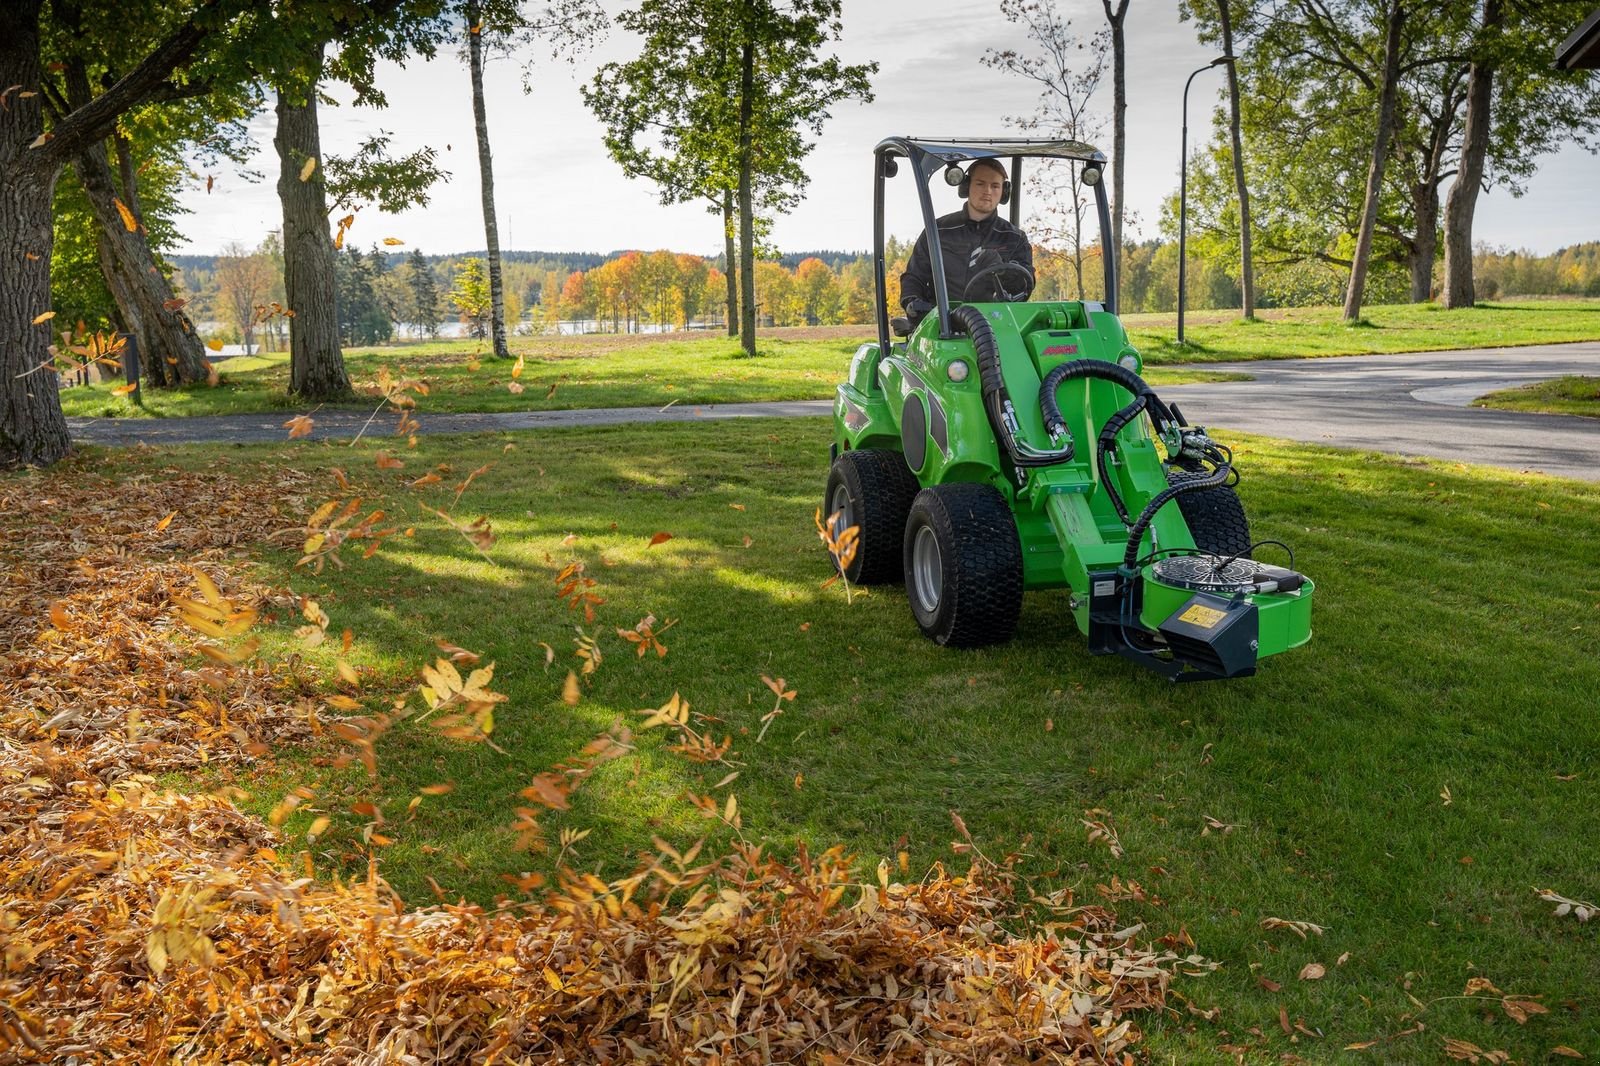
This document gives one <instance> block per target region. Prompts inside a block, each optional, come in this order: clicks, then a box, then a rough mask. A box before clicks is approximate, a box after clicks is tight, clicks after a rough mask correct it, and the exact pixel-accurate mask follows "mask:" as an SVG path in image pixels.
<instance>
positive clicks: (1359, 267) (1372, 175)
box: [1344, 0, 1406, 323]
mask: <svg viewBox="0 0 1600 1066" xmlns="http://www.w3.org/2000/svg"><path fill="white" fill-rule="evenodd" d="M1405 20H1406V10H1405V3H1404V2H1403V0H1394V3H1393V6H1391V7H1390V9H1389V17H1388V19H1387V22H1388V27H1387V29H1386V30H1385V32H1384V42H1383V80H1382V82H1381V83H1380V91H1379V94H1378V128H1377V130H1376V131H1375V133H1374V134H1373V138H1372V165H1371V166H1370V167H1369V168H1368V170H1367V194H1366V199H1365V200H1364V201H1363V203H1362V209H1361V229H1360V230H1359V231H1358V232H1357V234H1356V250H1355V254H1354V255H1352V256H1351V262H1350V288H1349V289H1348V290H1347V291H1346V292H1345V297H1344V320H1345V322H1347V323H1354V322H1358V321H1360V319H1361V300H1362V297H1363V296H1364V295H1365V293H1366V288H1367V266H1368V263H1369V260H1370V259H1371V258H1372V235H1373V232H1374V230H1375V229H1376V228H1377V224H1378V199H1379V197H1380V196H1381V195H1382V193H1383V171H1384V168H1385V167H1386V166H1387V165H1388V162H1389V145H1390V143H1391V142H1392V141H1393V140H1394V110H1395V97H1396V96H1397V95H1399V85H1400V29H1401V27H1402V26H1403V25H1404V24H1405Z"/></svg>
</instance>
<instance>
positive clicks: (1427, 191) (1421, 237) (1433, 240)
mask: <svg viewBox="0 0 1600 1066" xmlns="http://www.w3.org/2000/svg"><path fill="white" fill-rule="evenodd" d="M1411 210H1412V214H1413V216H1414V217H1415V219H1416V224H1417V235H1416V237H1415V239H1413V240H1412V242H1411V302H1412V303H1414V304H1420V303H1427V302H1428V301H1429V300H1431V299H1432V298H1433V260H1434V256H1435V255H1437V254H1438V250H1439V186H1438V184H1437V183H1436V182H1435V181H1434V180H1432V179H1431V178H1429V179H1425V180H1423V181H1421V182H1418V183H1417V184H1416V185H1413V186H1412V187H1411Z"/></svg>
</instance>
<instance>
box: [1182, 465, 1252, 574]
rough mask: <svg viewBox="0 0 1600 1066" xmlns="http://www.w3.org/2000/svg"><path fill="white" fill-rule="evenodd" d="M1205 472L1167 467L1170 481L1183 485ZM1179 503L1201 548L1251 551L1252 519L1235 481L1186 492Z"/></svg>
mask: <svg viewBox="0 0 1600 1066" xmlns="http://www.w3.org/2000/svg"><path fill="white" fill-rule="evenodd" d="M1206 476H1207V475H1206V474H1201V473H1197V472H1194V471H1189V470H1168V471H1167V484H1169V485H1181V484H1183V483H1184V482H1186V481H1199V480H1201V479H1203V478H1205V477H1206ZM1177 504H1178V510H1180V511H1182V512H1183V520H1184V521H1185V522H1187V523H1188V524H1189V533H1190V534H1191V535H1192V536H1193V537H1194V545H1195V547H1197V548H1199V549H1200V550H1201V551H1204V552H1211V553H1212V554H1213V555H1229V556H1232V555H1244V554H1246V553H1247V552H1249V551H1250V543H1251V542H1250V519H1248V518H1246V517H1245V513H1244V503H1243V502H1242V501H1241V500H1240V499H1239V494H1238V493H1237V492H1235V491H1233V486H1232V485H1217V486H1215V487H1214V488H1209V489H1199V490H1198V491H1195V492H1185V493H1184V494H1183V495H1181V496H1179V497H1178V499H1177Z"/></svg>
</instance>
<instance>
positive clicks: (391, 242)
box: [383, 237, 406, 248]
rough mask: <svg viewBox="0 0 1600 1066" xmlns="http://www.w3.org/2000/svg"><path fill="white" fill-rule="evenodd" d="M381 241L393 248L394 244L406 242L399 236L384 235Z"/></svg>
mask: <svg viewBox="0 0 1600 1066" xmlns="http://www.w3.org/2000/svg"><path fill="white" fill-rule="evenodd" d="M383 243H384V244H387V245H388V246H389V247H391V248H393V247H394V246H395V245H399V244H404V243H406V242H405V241H403V240H401V239H400V238H399V237H385V238H384V239H383Z"/></svg>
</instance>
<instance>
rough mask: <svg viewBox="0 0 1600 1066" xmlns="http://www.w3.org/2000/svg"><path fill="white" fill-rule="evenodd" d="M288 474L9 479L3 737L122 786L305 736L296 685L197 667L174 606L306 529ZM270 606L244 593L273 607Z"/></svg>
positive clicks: (1, 501)
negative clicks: (77, 762) (127, 778)
mask: <svg viewBox="0 0 1600 1066" xmlns="http://www.w3.org/2000/svg"><path fill="white" fill-rule="evenodd" d="M276 476H277V477H278V480H277V481H276V482H273V483H266V482H259V483H254V484H250V485H246V484H244V483H242V482H239V481H236V480H234V479H232V478H227V477H222V476H219V475H214V474H205V475H202V474H194V473H186V472H179V471H166V472H163V474H162V475H161V476H160V477H159V478H131V479H124V480H112V479H109V478H102V477H98V476H93V475H89V474H83V473H77V474H73V475H72V476H70V477H58V478H54V479H52V481H51V483H50V485H49V487H48V489H44V490H41V489H38V488H35V486H34V485H32V484H30V483H29V482H27V481H13V482H11V483H10V486H9V491H7V492H6V493H4V494H0V516H3V518H0V532H3V534H4V535H3V538H0V544H3V547H0V602H4V603H5V604H6V605H7V609H6V610H4V611H0V737H4V738H5V740H6V741H7V742H9V743H13V744H32V743H41V742H48V743H49V744H51V745H52V747H54V748H55V749H56V750H58V751H59V750H66V749H71V750H76V751H81V752H82V753H83V755H84V765H85V767H86V768H87V769H88V770H89V771H90V772H92V773H94V774H96V775H97V776H100V777H102V778H104V779H106V780H108V781H109V780H114V779H116V778H118V777H121V776H124V775H126V774H129V773H136V772H140V773H150V772H156V771H163V770H172V769H179V768H183V767H190V766H196V765H199V764H202V763H206V762H211V761H216V760H218V759H223V760H227V759H238V758H240V757H242V756H244V755H246V754H248V753H249V752H250V751H252V750H257V749H256V746H257V745H262V744H265V743H267V742H269V741H283V740H292V739H294V738H295V737H297V736H299V735H301V734H302V733H303V732H304V731H305V729H306V718H307V716H306V714H305V712H304V710H298V711H297V708H296V707H295V705H294V702H293V700H292V699H291V698H290V696H291V693H292V691H293V690H294V688H295V684H294V682H292V681H291V680H290V679H287V678H285V677H280V676H278V675H276V674H275V673H274V672H273V670H272V668H269V667H267V666H263V665H259V664H246V665H240V666H234V667H232V669H231V670H230V671H228V672H226V673H225V672H224V671H222V670H217V669H210V668H208V667H206V666H198V667H197V666H195V665H194V659H195V656H194V651H195V650H196V644H197V643H199V642H197V641H196V640H195V639H193V638H194V637H195V634H194V633H193V632H192V631H191V630H189V629H188V628H187V627H186V626H185V625H183V623H182V622H181V621H180V620H179V617H178V615H177V612H176V611H175V610H174V604H175V601H180V600H182V599H183V598H184V597H189V596H197V595H198V594H197V593H196V591H195V590H196V587H197V574H198V575H200V580H205V577H204V575H206V574H207V572H210V573H211V574H221V573H222V572H224V571H225V570H228V569H230V568H231V567H233V566H234V563H233V561H232V560H235V559H239V558H242V557H243V555H244V550H245V549H246V548H248V547H250V546H251V545H254V544H257V543H259V541H260V539H261V537H262V534H263V532H264V531H270V530H273V529H278V528H282V527H284V526H288V525H290V524H291V523H292V522H293V519H292V518H290V517H289V515H290V512H289V510H288V509H287V507H288V503H287V502H286V501H293V500H296V499H297V497H298V496H299V495H300V494H301V493H303V492H304V491H305V485H306V483H307V481H308V480H309V479H306V478H304V477H302V476H301V475H298V474H295V473H293V472H287V473H282V474H280V475H276ZM65 516H70V518H71V520H70V522H64V521H63V518H64V517H65ZM266 595H267V591H266V590H265V589H259V588H253V589H249V590H246V592H245V593H243V594H242V596H240V595H238V594H236V598H241V599H250V600H252V601H254V604H255V605H256V606H259V602H260V601H261V600H262V599H263V598H264V597H265V596H266Z"/></svg>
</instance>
